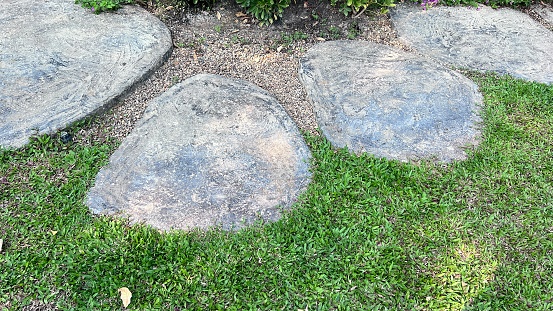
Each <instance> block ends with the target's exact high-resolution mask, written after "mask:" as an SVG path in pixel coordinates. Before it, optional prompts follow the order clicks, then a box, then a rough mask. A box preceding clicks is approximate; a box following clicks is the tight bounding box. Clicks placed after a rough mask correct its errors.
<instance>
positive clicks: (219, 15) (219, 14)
mask: <svg viewBox="0 0 553 311" xmlns="http://www.w3.org/2000/svg"><path fill="white" fill-rule="evenodd" d="M217 19H218V20H221V13H219V12H217Z"/></svg>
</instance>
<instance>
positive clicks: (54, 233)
mask: <svg viewBox="0 0 553 311" xmlns="http://www.w3.org/2000/svg"><path fill="white" fill-rule="evenodd" d="M50 233H51V234H52V235H56V233H58V232H57V231H54V230H50Z"/></svg>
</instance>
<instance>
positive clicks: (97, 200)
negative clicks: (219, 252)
mask: <svg viewBox="0 0 553 311" xmlns="http://www.w3.org/2000/svg"><path fill="white" fill-rule="evenodd" d="M309 157H310V152H309V149H308V147H307V145H306V144H305V142H304V140H303V137H302V135H301V134H300V132H299V130H298V129H297V128H296V126H295V124H294V123H293V122H292V120H291V119H290V117H289V116H288V115H287V114H286V111H285V110H284V108H283V107H282V106H281V105H280V104H279V103H278V102H277V101H276V100H275V99H274V98H273V97H272V96H271V95H270V94H269V93H267V92H266V91H264V90H262V89H260V88H259V87H257V86H255V85H253V84H251V83H248V82H245V81H241V80H233V79H228V78H224V77H221V76H216V75H207V74H202V75H197V76H194V77H192V78H189V79H187V80H185V81H184V82H182V83H180V84H178V85H175V86H173V87H172V88H171V89H169V90H168V91H167V92H165V93H163V94H162V95H161V96H159V97H158V98H156V99H154V100H153V101H152V102H151V103H150V104H149V106H148V108H147V110H146V112H145V114H144V116H143V117H142V119H141V120H140V121H139V123H138V125H137V127H136V128H135V129H134V130H133V131H132V133H131V134H130V135H129V136H128V137H127V138H126V139H125V140H124V141H123V143H122V144H121V146H120V147H119V148H118V149H117V150H116V151H115V153H114V154H113V155H112V156H111V158H110V161H109V164H108V165H107V167H105V168H103V169H102V170H101V171H100V173H99V174H98V176H97V178H96V183H95V185H94V187H93V188H92V189H91V190H90V192H89V195H88V200H87V204H88V206H89V208H90V209H91V210H92V211H93V212H94V213H99V214H116V213H122V214H124V215H126V216H128V217H130V219H131V220H132V221H133V222H145V223H147V224H150V225H152V226H153V227H155V228H158V229H162V230H169V229H192V228H207V227H211V226H221V227H222V228H223V229H225V230H230V229H238V228H241V227H243V226H244V225H249V224H251V223H253V222H254V221H256V220H260V221H274V220H277V219H278V218H279V217H280V210H281V209H282V208H289V207H290V206H291V205H292V204H293V203H294V202H295V201H296V199H297V197H298V195H299V194H300V193H301V192H302V191H303V190H304V189H305V187H306V186H307V185H308V183H309V181H310V176H311V175H310V172H309V169H308V161H309Z"/></svg>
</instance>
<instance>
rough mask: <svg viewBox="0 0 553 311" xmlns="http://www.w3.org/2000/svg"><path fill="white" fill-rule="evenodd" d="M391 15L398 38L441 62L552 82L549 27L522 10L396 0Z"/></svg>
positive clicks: (552, 51) (552, 40)
mask: <svg viewBox="0 0 553 311" xmlns="http://www.w3.org/2000/svg"><path fill="white" fill-rule="evenodd" d="M391 18H392V22H393V24H394V26H395V28H396V30H397V32H398V35H399V37H400V39H402V40H404V41H405V42H406V43H407V44H408V45H410V46H412V47H413V48H414V49H415V50H417V51H418V52H419V53H421V54H425V55H427V56H429V57H432V58H434V59H437V60H439V61H441V62H443V63H446V64H451V65H454V66H457V67H464V68H469V69H475V70H481V71H494V72H497V73H500V74H511V75H513V76H515V77H518V78H522V79H526V80H531V81H537V82H542V83H548V84H551V83H553V57H551V55H553V32H551V31H549V30H548V29H546V28H545V27H544V26H542V25H541V24H539V23H538V22H536V21H534V20H533V19H532V18H531V17H530V16H528V15H526V14H524V13H521V12H518V11H515V10H512V9H508V8H504V9H497V10H494V9H492V8H490V7H487V6H482V7H480V8H479V9H476V8H467V7H443V6H438V7H434V8H431V9H428V10H422V9H421V8H420V6H417V5H409V4H399V5H398V6H397V7H396V8H395V9H393V10H392V11H391Z"/></svg>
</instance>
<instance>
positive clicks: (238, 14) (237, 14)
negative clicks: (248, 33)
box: [235, 12, 248, 18]
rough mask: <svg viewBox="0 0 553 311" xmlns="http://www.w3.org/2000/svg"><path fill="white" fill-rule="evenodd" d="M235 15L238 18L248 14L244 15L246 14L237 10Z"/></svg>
mask: <svg viewBox="0 0 553 311" xmlns="http://www.w3.org/2000/svg"><path fill="white" fill-rule="evenodd" d="M235 15H236V17H238V18H240V17H248V15H246V14H244V13H242V12H238V13H236V14H235Z"/></svg>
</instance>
